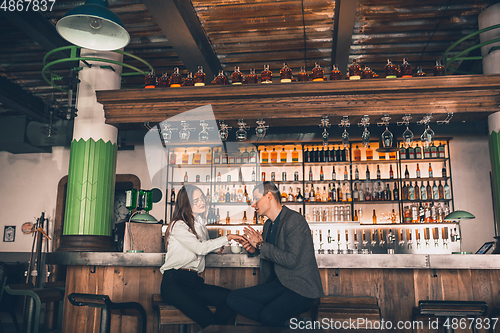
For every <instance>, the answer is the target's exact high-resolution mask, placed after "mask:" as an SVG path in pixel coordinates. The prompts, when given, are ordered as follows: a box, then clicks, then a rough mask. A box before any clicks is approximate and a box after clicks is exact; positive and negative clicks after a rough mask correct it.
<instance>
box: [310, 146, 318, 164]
mask: <svg viewBox="0 0 500 333" xmlns="http://www.w3.org/2000/svg"><path fill="white" fill-rule="evenodd" d="M317 153H318V151H317V148H316V147H313V148H312V149H311V162H318V154H317Z"/></svg>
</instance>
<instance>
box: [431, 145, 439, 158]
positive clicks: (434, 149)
mask: <svg viewBox="0 0 500 333" xmlns="http://www.w3.org/2000/svg"><path fill="white" fill-rule="evenodd" d="M430 149H431V158H438V149H437V147H436V146H434V142H433V143H431V147H430Z"/></svg>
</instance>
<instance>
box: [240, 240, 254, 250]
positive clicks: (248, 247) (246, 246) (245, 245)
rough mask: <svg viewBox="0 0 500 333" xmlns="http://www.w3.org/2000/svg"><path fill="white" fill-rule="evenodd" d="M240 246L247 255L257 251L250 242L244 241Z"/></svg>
mask: <svg viewBox="0 0 500 333" xmlns="http://www.w3.org/2000/svg"><path fill="white" fill-rule="evenodd" d="M240 244H241V245H243V248H244V249H245V250H247V252H248V253H255V251H257V249H256V248H255V247H253V246H252V244H250V242H249V241H248V240H246V239H244V240H243V241H241V242H240Z"/></svg>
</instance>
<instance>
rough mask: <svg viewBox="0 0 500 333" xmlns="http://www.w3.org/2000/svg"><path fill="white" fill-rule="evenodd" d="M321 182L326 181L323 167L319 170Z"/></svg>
mask: <svg viewBox="0 0 500 333" xmlns="http://www.w3.org/2000/svg"><path fill="white" fill-rule="evenodd" d="M319 180H320V181H323V180H325V174H324V173H323V166H321V167H320V169H319Z"/></svg>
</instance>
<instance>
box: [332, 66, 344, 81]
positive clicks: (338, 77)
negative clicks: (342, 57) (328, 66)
mask: <svg viewBox="0 0 500 333" xmlns="http://www.w3.org/2000/svg"><path fill="white" fill-rule="evenodd" d="M330 80H342V72H341V71H340V70H339V68H338V66H337V65H333V68H332V71H331V72H330Z"/></svg>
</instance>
